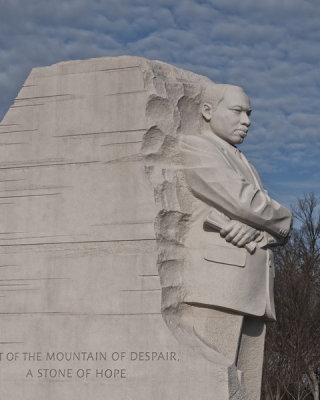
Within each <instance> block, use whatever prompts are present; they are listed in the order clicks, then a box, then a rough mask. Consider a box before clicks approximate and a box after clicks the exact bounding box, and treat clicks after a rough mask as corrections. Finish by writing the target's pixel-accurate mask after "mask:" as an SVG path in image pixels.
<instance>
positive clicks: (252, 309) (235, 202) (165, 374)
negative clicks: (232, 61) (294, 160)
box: [0, 56, 291, 400]
mask: <svg viewBox="0 0 320 400" xmlns="http://www.w3.org/2000/svg"><path fill="white" fill-rule="evenodd" d="M249 112H250V105H249V100H248V98H247V97H246V95H245V94H244V93H243V91H242V90H241V89H240V88H236V87H232V86H228V85H215V84H214V83H213V82H212V81H210V80H209V79H208V78H206V77H204V76H200V75H197V74H194V73H192V72H190V71H184V70H182V69H179V68H176V67H174V66H172V65H168V64H165V63H162V62H159V61H152V60H146V59H143V58H138V57H131V56H123V57H114V58H113V57H105V58H99V59H89V60H81V61H68V62H62V63H59V64H56V65H52V66H48V67H41V68H35V69H33V71H32V72H31V73H30V75H29V77H28V78H27V80H26V82H25V84H24V85H23V87H22V88H21V90H20V92H19V94H18V96H17V98H16V99H15V101H14V103H13V104H12V106H11V107H10V109H9V110H8V112H7V113H6V115H5V117H4V119H3V121H2V122H1V123H0V133H1V135H0V145H1V146H0V159H1V163H0V164H1V165H0V167H1V168H0V184H1V192H2V196H1V197H2V201H1V203H0V205H1V207H2V213H1V214H0V215H1V220H0V225H1V235H0V262H1V264H0V267H1V268H0V275H1V277H0V278H1V282H2V283H1V285H0V286H1V287H0V297H1V302H0V327H1V329H0V361H1V378H0V383H1V385H0V398H1V399H8V398H10V399H13V400H18V399H21V398H22V397H21V396H22V395H21V394H22V393H23V399H24V400H34V399H35V398H37V399H45V398H50V399H51V398H52V399H59V400H87V399H102V398H103V399H105V398H106V396H107V398H108V399H112V400H123V398H127V397H128V396H129V397H130V398H131V399H134V400H135V399H139V400H150V398H152V399H153V400H176V399H184V400H195V399H197V400H198V399H199V400H247V399H248V398H249V399H257V398H259V390H260V389H259V388H260V378H261V365H262V352H263V341H264V332H265V320H266V319H268V318H271V319H273V318H274V306H273V300H272V280H273V265H272V254H271V251H270V249H269V247H270V246H271V245H274V244H280V243H281V242H282V241H283V240H284V239H285V237H286V236H287V234H288V232H289V227H290V221H291V216H290V213H289V212H288V211H287V210H286V209H285V208H284V207H282V206H280V205H279V204H278V203H276V202H275V201H273V200H271V199H270V198H269V197H268V195H267V194H266V192H265V191H264V190H263V188H262V186H261V183H260V181H259V178H258V175H257V173H256V172H255V170H254V169H253V167H252V166H250V165H249V164H248V162H247V160H246V159H245V157H244V156H243V155H242V153H241V152H240V151H238V150H237V148H236V147H235V146H236V145H237V144H239V143H241V142H242V141H243V139H244V137H245V135H246V133H247V130H248V126H249V115H248V114H249ZM219 230H220V233H219ZM176 339H177V340H176ZM88 352H90V353H91V354H95V355H96V356H95V358H96V359H95V360H92V359H91V360H88V361H82V360H78V361H77V360H72V361H67V360H66V359H63V360H61V361H60V360H58V358H57V357H55V356H52V354H55V355H57V354H60V355H61V354H62V355H63V354H79V353H83V354H84V353H85V354H88ZM1 354H2V358H1ZM8 354H9V355H16V357H17V358H16V359H15V360H14V361H12V359H11V358H10V357H9V358H6V355H8ZM47 354H49V357H48V356H47ZM50 354H51V356H50ZM36 355H37V356H36ZM101 355H102V356H101ZM36 357H37V358H36ZM117 357H118V358H117ZM35 360H36V361H35ZM67 370H68V371H69V370H71V372H70V374H72V377H71V378H69V377H67V376H65V377H64V376H63V374H64V373H65V371H67ZM45 371H46V372H45ZM77 371H87V372H88V374H89V375H88V376H87V375H86V376H84V377H83V376H82V377H81V376H77ZM241 371H242V372H243V379H242V377H241ZM45 373H46V374H47V375H44V374H45ZM58 374H60V375H58ZM243 380H244V383H245V386H246V388H247V389H245V386H244V384H243V382H242V381H243Z"/></svg>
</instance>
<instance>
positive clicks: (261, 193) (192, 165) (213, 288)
mask: <svg viewBox="0 0 320 400" xmlns="http://www.w3.org/2000/svg"><path fill="white" fill-rule="evenodd" d="M199 108H200V115H201V120H202V121H201V128H200V131H199V132H194V133H193V134H190V135H183V134H182V135H181V139H180V151H181V159H182V165H183V172H184V177H183V179H185V183H186V186H187V188H188V190H189V192H190V193H191V194H192V196H193V199H192V201H191V203H192V205H191V208H190V210H189V214H188V218H187V219H188V222H187V229H186V232H185V234H184V236H183V246H184V266H183V273H182V275H181V277H182V280H183V284H182V285H179V286H177V290H176V292H175V295H176V298H174V295H173V294H172V293H171V294H170V296H167V295H166V294H165V295H164V299H163V300H164V306H163V315H164V318H165V320H166V322H167V324H168V326H169V327H170V328H171V329H172V331H173V333H174V334H175V335H176V337H178V338H179V340H183V341H184V342H185V343H187V344H188V345H191V346H193V347H195V348H198V350H199V352H201V353H202V354H203V356H204V357H205V358H207V359H208V360H210V361H213V362H215V363H220V364H223V365H227V366H231V367H232V366H233V365H234V366H236V367H237V369H238V376H239V377H240V384H241V382H244V386H243V387H242V392H243V396H248V397H247V398H249V399H252V400H253V399H255V400H256V399H259V398H260V387H261V372H262V362H263V349H264V336H265V322H266V320H268V319H269V320H270V319H271V320H273V319H275V310H274V302H273V279H274V265H273V258H272V252H271V249H270V247H271V246H274V245H280V244H282V243H283V242H284V240H285V238H286V237H287V236H288V234H289V232H290V226H291V214H290V212H289V211H288V210H287V209H286V208H285V207H283V206H281V205H280V204H279V203H278V202H276V201H275V200H272V199H271V198H270V197H269V196H268V194H267V192H266V191H265V190H264V188H263V186H262V184H261V182H260V179H259V176H258V174H257V172H256V170H255V169H254V167H253V166H252V165H250V164H249V162H248V160H247V159H246V157H245V156H244V155H243V154H242V153H241V151H240V150H238V148H237V147H236V145H238V144H241V143H242V142H243V140H244V139H245V137H246V135H247V132H248V128H249V125H250V113H251V106H250V102H249V99H248V97H247V95H246V94H245V93H244V91H243V90H242V89H241V88H240V87H236V86H231V85H217V84H213V83H211V84H206V86H205V87H204V88H203V90H202V94H201V101H200V105H199ZM160 274H161V273H160ZM172 286H174V285H172ZM173 291H174V289H173ZM168 297H169V298H170V300H168ZM177 299H179V300H177ZM234 373H235V370H234ZM242 375H243V376H242ZM245 393H247V394H245Z"/></svg>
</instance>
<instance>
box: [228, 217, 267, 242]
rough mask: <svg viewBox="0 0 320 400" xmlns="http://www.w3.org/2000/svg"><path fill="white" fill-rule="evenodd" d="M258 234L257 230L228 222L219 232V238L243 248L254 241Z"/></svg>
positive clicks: (232, 221) (234, 222) (233, 221)
mask: <svg viewBox="0 0 320 400" xmlns="http://www.w3.org/2000/svg"><path fill="white" fill-rule="evenodd" d="M260 233H261V232H260V231H258V230H257V229H254V228H251V226H248V225H246V224H243V223H242V222H239V221H236V220H230V221H229V222H227V223H226V224H225V225H224V226H223V227H222V229H221V230H220V236H221V237H223V238H224V239H225V240H226V241H227V242H231V243H232V244H233V245H235V246H237V247H244V245H246V244H247V243H250V242H252V241H254V240H255V239H257V238H258V237H259V235H260Z"/></svg>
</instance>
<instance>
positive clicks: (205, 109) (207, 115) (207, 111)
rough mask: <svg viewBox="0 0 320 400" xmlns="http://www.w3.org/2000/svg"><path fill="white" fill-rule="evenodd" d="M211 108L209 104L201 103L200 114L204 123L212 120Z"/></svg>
mask: <svg viewBox="0 0 320 400" xmlns="http://www.w3.org/2000/svg"><path fill="white" fill-rule="evenodd" d="M212 113H213V107H212V105H211V104H209V103H202V105H201V114H202V116H203V118H204V119H205V120H206V121H210V120H211V118H212Z"/></svg>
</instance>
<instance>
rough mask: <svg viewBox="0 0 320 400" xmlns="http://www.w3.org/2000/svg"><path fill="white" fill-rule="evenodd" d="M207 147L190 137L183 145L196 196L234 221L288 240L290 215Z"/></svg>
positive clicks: (219, 152) (189, 178) (183, 157)
mask: <svg viewBox="0 0 320 400" xmlns="http://www.w3.org/2000/svg"><path fill="white" fill-rule="evenodd" d="M208 143H209V142H208V141H207V140H205V139H203V138H202V137H201V136H188V137H186V138H184V139H183V140H182V142H181V154H182V160H183V165H184V171H185V176H186V181H187V185H188V186H189V188H190V190H191V191H192V193H193V194H194V196H195V197H197V198H199V199H201V200H202V201H204V202H206V203H207V204H208V205H210V206H212V207H214V208H216V209H218V210H219V211H221V212H223V213H224V214H226V215H227V216H228V217H229V218H231V219H236V220H239V221H241V222H244V223H246V224H247V225H250V226H252V227H254V228H256V229H259V230H263V231H266V232H269V233H270V234H271V235H274V236H275V237H278V238H285V237H286V236H287V235H288V234H289V232H290V226H291V219H292V217H291V213H290V211H289V210H287V209H286V208H285V207H283V206H281V205H280V204H279V203H278V202H277V201H275V200H272V199H271V198H270V197H269V196H268V195H267V193H266V192H265V191H264V190H261V189H259V188H257V187H255V186H254V185H252V184H251V183H249V182H248V181H246V180H245V178H244V177H242V176H241V175H240V174H238V173H237V172H236V171H235V170H234V168H233V167H232V166H231V165H230V164H229V162H228V159H227V158H226V157H225V155H224V154H223V153H222V152H221V151H220V150H219V149H218V148H217V147H216V146H214V144H212V143H211V142H210V145H208Z"/></svg>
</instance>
